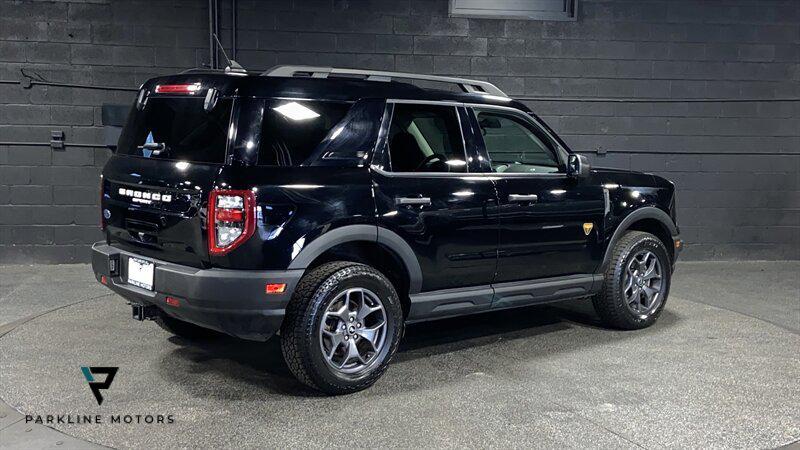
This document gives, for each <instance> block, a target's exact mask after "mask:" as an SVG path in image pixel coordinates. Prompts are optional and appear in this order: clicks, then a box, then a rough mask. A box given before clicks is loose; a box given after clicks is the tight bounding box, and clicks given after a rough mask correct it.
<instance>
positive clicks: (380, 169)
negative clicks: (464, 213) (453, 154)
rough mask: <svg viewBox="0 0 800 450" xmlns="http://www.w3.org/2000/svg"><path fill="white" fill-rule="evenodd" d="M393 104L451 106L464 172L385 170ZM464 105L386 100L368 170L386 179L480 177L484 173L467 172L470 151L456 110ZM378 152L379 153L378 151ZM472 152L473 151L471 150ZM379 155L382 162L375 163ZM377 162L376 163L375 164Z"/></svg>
mask: <svg viewBox="0 0 800 450" xmlns="http://www.w3.org/2000/svg"><path fill="white" fill-rule="evenodd" d="M395 104H405V105H408V104H411V105H435V106H451V107H452V108H453V111H454V112H455V114H456V120H458V130H459V133H461V145H462V149H463V151H464V158H465V161H466V162H467V171H466V172H393V171H391V170H386V168H385V167H386V165H387V164H388V165H391V162H390V161H391V154H390V153H389V151H391V150H389V142H388V140H389V127H391V125H392V119H393V118H394V105H395ZM465 107H466V106H465V104H464V103H461V102H454V101H447V100H441V101H439V100H414V99H395V98H389V99H386V109H385V110H384V114H383V120H382V123H381V131H380V133H379V134H378V143H377V144H376V149H375V150H376V151H374V152H373V153H372V163H371V164H370V169H371V170H374V171H375V172H377V173H379V174H381V175H383V176H387V177H403V178H452V177H475V176H476V175H477V176H480V175H481V174H482V173H484V172H473V171H470V170H469V164H470V161H471V158H472V156H470V154H471V153H470V149H468V148H467V142H466V139H464V124H462V123H461V115H460V114H459V113H458V108H465ZM378 150H380V151H378ZM473 152H474V150H473ZM379 154H380V158H381V159H383V161H376V160H375V159H376V157H378V155H379ZM376 162H377V163H376ZM381 163H383V164H381Z"/></svg>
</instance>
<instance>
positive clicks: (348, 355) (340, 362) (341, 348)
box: [319, 288, 386, 375]
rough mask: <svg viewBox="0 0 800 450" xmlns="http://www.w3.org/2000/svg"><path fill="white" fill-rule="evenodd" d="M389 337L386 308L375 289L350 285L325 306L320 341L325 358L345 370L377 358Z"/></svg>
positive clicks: (360, 368) (359, 368) (364, 366)
mask: <svg viewBox="0 0 800 450" xmlns="http://www.w3.org/2000/svg"><path fill="white" fill-rule="evenodd" d="M385 341H386V310H385V309H384V307H383V303H381V300H380V298H379V297H378V296H377V295H375V293H374V292H372V291H370V290H369V289H364V288H353V289H348V290H346V291H344V292H342V293H341V294H339V295H337V296H336V297H335V298H334V299H333V300H332V301H331V302H330V303H329V304H328V307H327V308H326V309H325V314H324V315H323V317H322V321H321V323H320V327H319V345H320V349H321V350H322V356H323V358H324V359H325V362H326V363H327V364H328V365H329V366H330V367H331V368H333V369H334V370H335V371H337V372H340V373H342V374H348V375H349V374H354V373H357V372H361V371H363V370H364V369H367V368H369V367H370V366H372V365H373V364H374V363H375V361H377V360H378V355H379V354H380V353H381V350H382V349H383V346H384V345H385Z"/></svg>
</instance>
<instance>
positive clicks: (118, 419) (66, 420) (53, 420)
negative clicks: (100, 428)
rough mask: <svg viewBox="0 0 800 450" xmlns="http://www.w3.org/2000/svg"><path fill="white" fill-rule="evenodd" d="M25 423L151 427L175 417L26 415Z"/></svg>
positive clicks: (159, 415) (143, 415)
mask: <svg viewBox="0 0 800 450" xmlns="http://www.w3.org/2000/svg"><path fill="white" fill-rule="evenodd" d="M25 423H35V424H39V425H89V424H99V425H103V424H125V425H152V424H171V423H175V417H174V416H173V415H172V414H26V415H25Z"/></svg>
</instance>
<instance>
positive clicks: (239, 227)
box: [208, 189, 256, 255]
mask: <svg viewBox="0 0 800 450" xmlns="http://www.w3.org/2000/svg"><path fill="white" fill-rule="evenodd" d="M255 212H256V196H255V194H254V193H253V191H245V190H241V191H237V190H223V189H215V190H213V191H211V194H210V195H209V196H208V252H209V253H210V254H212V255H224V254H226V253H228V252H229V251H231V250H233V249H234V248H236V247H238V246H239V245H241V244H242V242H244V241H246V240H247V239H248V238H249V237H250V236H252V235H253V232H254V231H255V229H256V214H255Z"/></svg>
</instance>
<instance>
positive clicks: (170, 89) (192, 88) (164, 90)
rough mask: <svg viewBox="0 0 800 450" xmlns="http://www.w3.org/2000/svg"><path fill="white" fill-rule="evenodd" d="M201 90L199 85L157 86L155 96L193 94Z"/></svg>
mask: <svg viewBox="0 0 800 450" xmlns="http://www.w3.org/2000/svg"><path fill="white" fill-rule="evenodd" d="M201 88H202V86H200V83H192V84H159V85H157V86H156V94H194V93H195V92H199V91H200V89H201Z"/></svg>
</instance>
